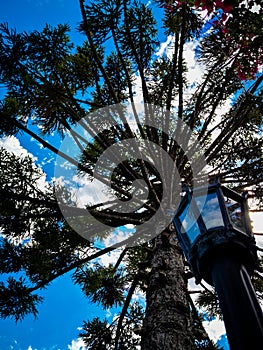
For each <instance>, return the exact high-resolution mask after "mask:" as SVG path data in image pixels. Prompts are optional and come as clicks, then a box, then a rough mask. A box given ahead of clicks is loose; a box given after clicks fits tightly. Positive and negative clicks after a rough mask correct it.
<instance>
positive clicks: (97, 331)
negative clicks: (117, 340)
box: [80, 317, 114, 350]
mask: <svg viewBox="0 0 263 350" xmlns="http://www.w3.org/2000/svg"><path fill="white" fill-rule="evenodd" d="M82 328H83V331H82V332H81V333H80V337H81V338H82V339H83V340H84V342H85V344H86V345H87V347H88V348H89V349H94V350H108V349H110V346H111V345H113V344H114V339H113V335H112V329H111V327H110V326H109V325H108V323H107V320H104V321H100V320H99V318H98V317H96V318H94V319H93V320H92V321H91V322H90V321H88V322H84V323H83V326H82Z"/></svg>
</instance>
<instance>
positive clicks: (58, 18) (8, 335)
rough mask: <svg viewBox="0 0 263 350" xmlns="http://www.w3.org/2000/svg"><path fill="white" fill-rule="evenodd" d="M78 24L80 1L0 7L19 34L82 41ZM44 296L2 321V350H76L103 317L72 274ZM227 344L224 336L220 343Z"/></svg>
mask: <svg viewBox="0 0 263 350" xmlns="http://www.w3.org/2000/svg"><path fill="white" fill-rule="evenodd" d="M79 21H80V10H79V6H78V0H13V1H2V2H1V5H0V22H8V23H9V26H10V27H11V28H16V29H17V31H18V32H20V31H31V30H41V29H42V28H43V27H44V26H45V24H46V23H48V24H51V25H57V24H59V23H67V24H69V25H70V26H71V29H72V31H71V38H72V40H73V41H75V42H80V41H81V36H80V35H79V34H78V33H77V32H76V30H75V28H76V26H77V24H78V22H79ZM0 93H1V91H0ZM19 139H20V143H21V145H22V146H23V147H24V148H26V149H29V150H30V152H31V153H33V154H34V155H36V156H37V157H38V163H39V164H40V165H41V164H42V163H44V162H45V171H46V172H47V174H48V178H50V177H51V176H53V165H52V164H50V165H48V164H47V163H46V161H45V159H44V158H45V157H48V156H49V153H48V152H45V153H43V150H42V151H41V150H40V148H39V146H38V145H37V143H36V142H32V141H31V140H30V137H27V136H22V137H21V136H20V138H19ZM40 151H41V152H40ZM41 295H42V296H43V297H44V302H43V304H42V305H40V307H39V317H38V319H37V320H34V317H33V316H28V317H26V318H25V320H24V321H23V322H22V323H20V322H19V323H18V324H16V323H15V322H14V321H12V320H1V319H0V349H1V350H9V349H10V350H12V349H13V350H59V349H61V350H67V349H72V350H77V349H80V347H79V346H77V345H74V342H73V343H72V341H74V340H77V337H78V333H79V330H78V327H80V326H81V325H82V321H83V320H87V319H92V318H93V317H95V316H98V315H101V316H103V313H102V311H101V309H100V308H99V307H96V306H95V305H93V304H90V303H89V302H88V300H87V298H85V297H84V295H83V293H82V292H81V290H80V288H79V287H78V286H74V285H73V284H72V281H71V278H70V274H68V275H65V276H62V277H60V278H59V279H58V280H56V281H54V282H53V283H52V285H51V286H50V287H48V288H47V289H46V290H45V291H43V292H41ZM71 344H72V345H71ZM224 344H226V340H225V337H223V338H222V342H221V345H224ZM69 346H70V347H69ZM225 349H226V350H227V349H228V346H227V345H225Z"/></svg>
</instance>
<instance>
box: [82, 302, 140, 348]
mask: <svg viewBox="0 0 263 350" xmlns="http://www.w3.org/2000/svg"><path fill="white" fill-rule="evenodd" d="M117 320H118V319H115V320H114V321H113V322H112V323H111V324H109V323H108V322H107V320H106V319H105V320H103V321H101V320H100V319H99V318H98V317H96V318H94V319H93V320H92V321H89V322H84V324H83V326H82V331H81V333H80V337H81V338H82V339H83V340H84V342H85V344H86V345H87V347H88V348H89V349H94V350H104V349H105V350H106V349H107V350H114V349H115V346H117V348H118V349H120V350H136V349H138V346H139V345H140V337H139V333H140V329H141V325H142V320H143V309H142V307H141V306H140V305H139V304H138V303H136V302H135V303H133V304H132V305H131V307H130V309H129V311H128V312H127V314H126V316H125V318H124V320H123V323H122V333H121V337H120V339H119V340H118V341H117V344H116V339H115V337H114V334H115V333H116V321H117Z"/></svg>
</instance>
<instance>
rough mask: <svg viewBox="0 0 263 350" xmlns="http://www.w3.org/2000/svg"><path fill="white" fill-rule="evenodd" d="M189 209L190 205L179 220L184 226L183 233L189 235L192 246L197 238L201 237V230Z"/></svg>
mask: <svg viewBox="0 0 263 350" xmlns="http://www.w3.org/2000/svg"><path fill="white" fill-rule="evenodd" d="M189 207H190V205H189V204H188V205H187V206H186V207H185V208H184V210H183V211H182V213H181V215H180V216H179V219H180V221H181V224H182V227H181V232H182V233H185V234H186V235H187V237H188V240H189V241H190V243H191V244H192V243H193V242H194V241H195V240H196V238H197V236H199V235H200V230H199V227H198V225H197V217H196V215H195V214H194V213H193V212H192V211H191V210H189Z"/></svg>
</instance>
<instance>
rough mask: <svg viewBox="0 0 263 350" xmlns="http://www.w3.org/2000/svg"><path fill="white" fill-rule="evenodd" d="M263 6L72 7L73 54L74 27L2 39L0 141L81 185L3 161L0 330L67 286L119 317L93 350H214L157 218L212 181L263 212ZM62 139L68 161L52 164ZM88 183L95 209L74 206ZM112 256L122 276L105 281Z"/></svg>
mask: <svg viewBox="0 0 263 350" xmlns="http://www.w3.org/2000/svg"><path fill="white" fill-rule="evenodd" d="M261 5H262V4H261V1H250V0H248V1H243V2H239V1H235V0H233V1H226V0H224V1H223V0H222V1H210V0H209V1H191V0H188V1H173V0H172V1H166V0H164V1H163V0H158V1H157V0H156V1H152V2H149V1H143V0H130V1H126V0H124V1H122V0H93V1H84V0H79V6H80V10H81V15H82V18H81V19H80V24H79V27H78V30H79V32H80V33H81V34H82V35H83V43H82V45H80V46H76V45H74V43H72V42H71V41H70V28H68V26H67V25H63V24H61V25H59V26H57V27H55V28H53V27H51V26H48V25H47V26H46V27H45V28H44V29H43V30H42V31H40V32H39V31H33V32H30V33H25V32H23V33H17V32H16V30H15V29H11V28H9V27H8V25H7V24H2V25H1V27H0V30H1V32H0V82H1V84H2V85H4V87H5V91H6V94H5V97H4V98H3V100H2V101H1V106H0V113H1V114H0V130H1V135H2V136H10V135H21V133H25V134H28V135H30V136H31V137H33V138H34V139H35V140H36V141H37V142H38V143H39V144H41V145H42V146H43V152H47V155H48V156H50V154H51V153H55V154H58V155H59V157H60V158H59V159H62V160H63V161H62V162H61V163H59V161H58V164H57V168H59V164H60V165H63V164H64V165H65V164H67V165H68V168H67V169H70V165H71V166H72V167H75V170H76V172H75V177H74V179H73V178H70V176H69V175H70V174H71V173H70V171H69V172H67V171H65V172H64V176H61V177H60V182H58V181H57V182H56V179H55V180H54V182H52V183H45V185H43V183H42V185H41V186H40V182H41V177H42V175H43V173H42V170H41V169H39V168H38V167H37V166H36V165H35V164H34V162H33V160H32V159H31V158H26V157H17V156H15V155H14V154H12V153H10V152H8V151H7V150H4V149H1V156H0V161H1V174H0V196H1V203H0V224H1V241H0V242H1V243H0V244H1V245H0V258H1V264H0V271H1V273H3V274H10V277H9V278H8V279H7V280H6V282H5V283H3V282H1V284H0V315H1V317H3V318H6V317H13V318H15V320H19V319H23V317H24V316H25V315H26V314H28V313H33V314H34V315H36V314H37V304H38V303H39V302H41V297H40V296H38V295H37V294H36V292H37V291H38V290H39V291H41V289H42V288H44V287H47V286H48V285H49V284H51V283H52V281H53V280H54V279H56V278H57V277H59V276H61V275H62V274H65V273H67V272H70V271H71V272H72V279H73V282H74V283H77V284H79V285H80V287H81V288H82V290H83V293H85V294H86V295H87V297H88V298H89V299H90V301H92V302H95V303H99V304H101V305H102V307H103V308H104V309H108V308H111V307H116V306H117V307H118V310H119V314H118V316H116V317H115V318H114V319H111V320H107V319H105V320H103V319H99V318H95V319H94V320H88V321H86V322H85V323H84V324H83V331H82V334H81V337H82V338H83V340H84V341H85V343H86V345H87V348H88V349H115V350H117V349H127V350H132V349H143V350H155V349H156V350H157V349H160V350H161V349H162V350H163V349H165V350H172V349H177V350H190V349H191V350H192V349H216V348H217V346H216V345H215V344H213V342H212V341H210V340H209V338H208V335H207V334H206V332H205V330H204V328H203V326H202V316H201V314H200V312H199V311H198V308H196V299H195V303H194V302H193V301H192V299H191V293H189V291H188V284H187V282H188V279H189V278H191V277H192V275H191V271H190V270H189V267H188V266H187V263H186V261H185V258H184V256H183V254H182V251H181V249H180V247H179V246H178V243H177V240H176V233H175V232H174V229H173V226H172V225H171V224H170V221H171V220H166V219H167V218H166V215H163V216H161V217H162V218H166V219H164V221H163V222H162V220H161V219H160V216H158V215H159V214H158V213H159V212H160V211H162V212H165V213H166V214H167V213H168V212H169V215H170V216H169V215H168V216H169V217H170V218H171V217H172V215H173V210H175V208H176V205H178V202H179V200H180V188H181V187H180V186H181V181H184V182H185V183H186V184H187V185H188V186H190V187H193V186H194V185H195V182H196V181H197V182H200V181H201V182H202V181H204V180H207V181H209V179H210V178H212V177H213V176H219V177H220V179H221V181H222V182H224V183H225V184H227V185H228V186H230V187H231V188H233V189H235V190H236V191H238V192H242V191H243V190H244V189H247V190H249V193H250V197H251V201H252V202H253V205H254V206H255V207H257V208H260V206H261V205H262V189H261V186H262V182H263V176H262V168H263V159H262V144H263V141H262V138H261V135H262V111H263V105H262V93H263V90H262V87H263V85H262V82H263V75H262V73H261V71H260V69H261V68H262V42H263V36H262V35H263V32H262V31H263V29H262V28H263V23H262V22H263V21H262V8H261ZM189 54H191V57H194V62H195V67H191V66H190V65H189V61H188V59H189V57H190V56H189ZM194 68H195V76H194V77H193V75H191V72H192V69H194ZM196 72H198V74H197V75H196ZM108 106H112V107H110V108H107V107H108ZM131 115H132V122H131V118H130V116H131ZM141 115H143V117H142V116H141ZM83 118H84V119H83ZM79 127H81V128H82V130H83V131H84V132H83V133H81V132H80V131H79V130H80V129H79ZM51 134H52V135H57V136H56V137H53V138H54V139H55V142H54V143H53V144H52V138H51V136H50V135H51ZM63 138H64V140H71V141H72V142H73V144H75V146H76V149H77V151H76V152H75V151H74V147H73V148H72V149H71V150H70V152H68V153H67V151H66V148H67V147H66V146H65V147H64V148H63V147H62V148H61V149H59V146H58V145H59V144H60V141H59V140H63ZM185 139H187V140H188V141H189V142H188V141H187V142H188V143H185V142H186V141H185ZM71 141H70V142H71ZM134 141H135V142H134ZM64 143H65V142H64ZM116 145H117V146H116ZM118 145H121V146H122V149H123V154H122V157H119V155H118V152H119V148H118ZM115 146H116V147H117V148H114V147H115ZM107 151H108V153H107ZM117 151H118V152H117ZM129 152H130V153H129ZM77 156H78V157H77ZM101 156H103V157H104V158H103V159H104V160H103V162H100V165H98V163H99V161H100V160H101ZM157 164H158V165H157ZM171 164H172V166H171ZM204 164H206V166H204ZM113 165H114V166H113ZM64 169H65V168H64ZM58 173H59V172H58ZM95 173H96V179H97V186H98V187H100V186H101V187H102V188H103V189H104V192H105V191H106V193H103V194H102V196H101V197H100V198H97V199H93V201H92V200H91V195H89V194H90V193H89V192H86V194H87V196H86V197H85V195H83V196H82V197H81V201H82V204H81V205H79V204H78V203H77V202H78V200H79V199H80V198H79V197H78V196H77V199H76V194H77V193H78V194H79V193H80V191H79V192H77V191H76V188H75V189H74V188H72V183H73V182H72V181H73V180H74V181H75V184H77V185H78V188H81V186H82V185H83V182H85V181H86V183H85V185H87V184H88V187H87V188H88V189H90V188H92V182H91V180H92V179H93V176H94V174H95ZM76 176H77V177H78V181H79V182H76V181H77V180H76ZM80 179H82V183H81V181H80ZM77 185H76V186H77ZM107 188H108V190H106V189H107ZM104 199H105V200H104ZM83 203H84V204H83ZM124 207H125V210H123V208H124ZM171 212H172V214H171ZM122 236H124V239H123V242H122V244H121V243H118V242H119V240H120V237H122ZM127 237H128V238H127ZM110 241H112V242H113V243H112V244H109V242H110ZM98 242H99V243H100V245H99V244H98ZM109 252H111V253H112V252H114V256H115V257H117V258H116V261H114V260H112V263H111V264H109V265H108V266H103V265H102V263H101V260H100V257H101V256H102V255H103V254H108V253H109ZM14 273H15V274H14ZM15 276H17V278H15ZM260 281H261V280H260V279H257V278H256V277H255V286H256V289H257V293H258V296H259V297H262V283H261V282H260ZM136 293H137V294H138V293H139V294H140V295H141V298H142V296H143V295H144V296H145V301H143V300H142V299H139V300H140V303H139V302H136V301H134V300H135V299H134V295H136ZM197 302H198V305H199V306H203V307H206V309H207V313H208V314H210V315H216V314H218V312H219V311H218V305H217V301H216V297H215V295H214V292H213V290H212V289H211V290H203V289H202V288H200V295H199V298H198V299H197Z"/></svg>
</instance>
